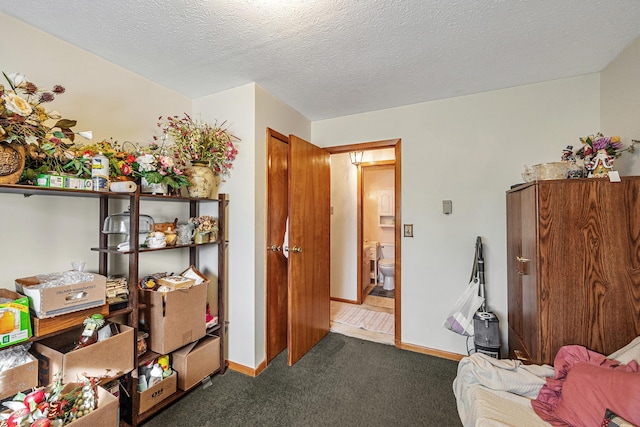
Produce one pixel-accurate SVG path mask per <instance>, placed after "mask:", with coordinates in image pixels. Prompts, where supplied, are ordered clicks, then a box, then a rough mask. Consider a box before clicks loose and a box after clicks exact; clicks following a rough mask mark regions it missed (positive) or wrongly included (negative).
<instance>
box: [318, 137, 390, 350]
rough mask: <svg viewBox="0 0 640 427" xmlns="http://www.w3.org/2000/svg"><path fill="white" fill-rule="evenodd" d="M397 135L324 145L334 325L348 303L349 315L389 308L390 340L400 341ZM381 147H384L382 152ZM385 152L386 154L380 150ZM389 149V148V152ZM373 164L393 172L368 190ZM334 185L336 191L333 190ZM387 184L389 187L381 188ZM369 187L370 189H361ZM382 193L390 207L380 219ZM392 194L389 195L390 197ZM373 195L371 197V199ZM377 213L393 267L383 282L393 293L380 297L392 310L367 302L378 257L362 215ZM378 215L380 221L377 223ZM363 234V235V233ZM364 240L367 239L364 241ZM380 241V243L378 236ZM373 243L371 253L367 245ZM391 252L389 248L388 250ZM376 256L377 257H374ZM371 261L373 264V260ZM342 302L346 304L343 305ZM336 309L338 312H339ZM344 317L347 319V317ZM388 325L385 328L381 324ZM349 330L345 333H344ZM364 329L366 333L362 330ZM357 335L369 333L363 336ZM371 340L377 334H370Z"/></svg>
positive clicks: (375, 279) (375, 273) (377, 251)
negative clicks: (370, 208)
mask: <svg viewBox="0 0 640 427" xmlns="http://www.w3.org/2000/svg"><path fill="white" fill-rule="evenodd" d="M400 143H401V141H400V140H399V139H395V140H385V141H375V142H368V143H362V144H353V145H347V146H338V147H329V148H327V151H329V153H330V154H331V174H332V182H331V188H332V201H331V204H332V212H331V216H332V218H331V300H332V329H333V327H334V326H336V328H335V329H333V330H334V331H336V332H341V331H340V329H342V326H341V325H337V324H336V323H343V321H342V320H341V319H336V316H335V315H336V310H338V308H337V307H338V306H339V307H341V308H340V310H343V309H344V310H346V309H348V310H349V312H350V313H348V314H347V315H346V316H341V317H349V315H350V314H351V313H354V312H356V311H358V312H359V313H357V314H356V313H354V314H353V316H352V317H353V318H356V317H362V318H364V317H365V316H366V317H369V316H370V315H371V316H374V315H375V316H378V314H377V313H366V314H363V312H362V309H365V310H368V309H371V310H375V311H388V312H391V313H392V315H391V317H392V318H391V322H392V331H390V332H392V335H390V338H391V342H389V343H393V344H395V345H396V346H399V345H400V342H401V325H400V318H401V316H400V311H401V292H400V290H401V269H400V265H401V263H400V259H401V249H402V248H401V244H400V243H401V241H400V228H401V226H400V224H401V218H400V194H401V192H400V189H401V179H400V177H401V162H400V152H401V151H400V148H401V147H400ZM354 151H362V152H363V157H364V160H363V161H362V162H361V163H358V164H357V165H354V164H352V163H351V162H350V159H349V155H348V153H350V152H354ZM385 151H386V152H387V153H385ZM383 153H384V154H383ZM389 153H390V154H389ZM376 169H388V170H390V171H391V172H392V174H393V176H392V177H391V178H390V179H389V180H388V181H386V184H384V187H385V188H378V189H376V190H372V191H366V190H363V182H364V183H365V184H366V180H367V173H368V171H373V170H376ZM334 190H337V191H334ZM379 190H387V191H379ZM365 193H371V194H365ZM378 196H382V198H383V199H384V201H383V204H385V205H386V207H387V208H388V209H390V211H388V212H386V213H385V214H384V215H383V217H384V218H382V219H380V217H379V215H378V214H379V210H378V203H379V201H380V200H379V197H378ZM389 197H390V199H389ZM372 198H375V200H370V199H372ZM369 202H371V203H374V204H375V206H376V208H375V213H371V212H369V214H367V213H366V212H365V211H364V208H365V206H367V204H368V203H369ZM367 215H368V216H369V217H371V216H373V217H375V216H377V217H378V218H377V219H375V221H376V224H377V227H378V228H383V229H384V232H385V233H381V234H382V235H383V236H384V239H383V240H384V242H382V243H386V245H387V250H389V249H392V250H393V252H391V255H390V257H391V259H390V260H389V259H387V260H386V261H387V263H388V264H389V265H388V266H389V267H390V269H391V271H393V280H392V281H393V285H391V284H390V283H389V282H390V281H389V280H388V278H387V287H388V288H389V287H391V286H392V287H393V296H394V297H393V298H391V299H387V298H380V299H381V300H386V301H385V302H386V304H389V306H390V308H391V309H390V310H385V309H384V308H379V307H377V306H374V307H371V306H370V304H368V301H367V298H368V296H369V293H370V291H371V290H372V288H374V287H376V286H377V285H378V284H379V282H380V280H379V279H380V278H382V279H383V281H382V284H381V285H382V286H381V288H382V287H384V278H383V277H379V275H378V273H379V269H378V265H377V261H378V260H380V259H381V258H380V252H379V249H380V245H376V244H375V243H373V244H372V241H374V242H375V239H376V238H372V236H370V235H368V234H367V231H366V226H365V225H364V223H365V216H367ZM380 220H382V227H380V222H379V221H380ZM365 236H366V237H365ZM365 240H366V241H365ZM378 243H380V242H379V241H378ZM372 246H373V248H374V249H373V251H374V252H373V253H372V252H371V250H372V249H371V247H372ZM388 253H389V252H387V254H388ZM373 260H375V262H373ZM374 263H375V265H374ZM345 307H346V308H345ZM343 313H344V311H343V312H342V313H338V314H343ZM386 321H387V320H386V319H385V322H386ZM345 323H348V321H345ZM383 329H385V330H386V328H383ZM346 334H348V333H346ZM365 335H366V334H365ZM359 338H363V339H367V337H366V336H359ZM374 340H375V339H374Z"/></svg>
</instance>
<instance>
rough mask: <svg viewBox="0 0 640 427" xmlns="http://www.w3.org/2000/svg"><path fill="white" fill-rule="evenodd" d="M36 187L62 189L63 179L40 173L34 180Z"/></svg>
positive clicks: (58, 176) (59, 176)
mask: <svg viewBox="0 0 640 427" xmlns="http://www.w3.org/2000/svg"><path fill="white" fill-rule="evenodd" d="M36 186H38V187H50V188H64V177H63V176H61V175H50V174H46V173H41V174H39V175H38V176H37V178H36Z"/></svg>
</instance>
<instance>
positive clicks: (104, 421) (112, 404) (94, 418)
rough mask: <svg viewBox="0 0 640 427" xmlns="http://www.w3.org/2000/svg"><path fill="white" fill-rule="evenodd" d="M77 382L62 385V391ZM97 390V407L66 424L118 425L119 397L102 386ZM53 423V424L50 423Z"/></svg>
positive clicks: (77, 426)
mask: <svg viewBox="0 0 640 427" xmlns="http://www.w3.org/2000/svg"><path fill="white" fill-rule="evenodd" d="M78 385H80V384H79V383H69V384H67V385H65V386H64V388H63V389H62V393H63V394H64V393H68V392H70V391H71V390H73V388H74V387H77V386H78ZM97 391H98V407H97V408H96V409H94V410H93V412H91V413H90V414H88V415H85V416H83V417H82V418H78V419H77V420H75V421H73V422H71V423H69V424H66V426H73V427H118V426H119V425H120V419H119V399H118V398H117V397H115V396H113V395H112V394H111V393H109V392H108V391H107V390H105V389H103V388H102V387H100V386H98V387H97ZM10 413H11V411H10V410H7V411H4V412H3V414H7V416H8V414H10ZM52 425H53V424H52Z"/></svg>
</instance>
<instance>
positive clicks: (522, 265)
mask: <svg viewBox="0 0 640 427" xmlns="http://www.w3.org/2000/svg"><path fill="white" fill-rule="evenodd" d="M516 261H517V262H518V264H517V265H516V271H517V272H518V274H519V275H521V276H524V275H526V274H527V265H528V264H527V263H528V262H529V261H530V259H528V258H523V257H521V256H517V257H516Z"/></svg>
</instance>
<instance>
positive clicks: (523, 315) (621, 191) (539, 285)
mask: <svg viewBox="0 0 640 427" xmlns="http://www.w3.org/2000/svg"><path fill="white" fill-rule="evenodd" d="M507 270H508V271H507V273H508V276H507V277H508V318H509V332H508V333H509V357H510V358H516V359H521V360H523V361H525V362H527V363H536V364H541V363H547V364H553V359H554V357H555V354H556V353H557V351H558V349H559V348H560V347H561V346H563V345H567V344H579V345H583V346H585V347H587V348H589V349H591V350H594V351H597V352H599V353H603V354H609V353H612V352H613V351H615V350H617V349H619V348H621V347H623V346H624V345H626V344H627V343H629V342H630V341H631V340H632V339H633V338H635V337H636V336H638V335H640V177H623V178H622V182H609V180H608V179H603V178H588V179H587V178H585V179H565V180H551V181H538V182H531V183H527V184H523V185H521V186H518V187H515V188H512V189H511V190H509V191H507Z"/></svg>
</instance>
